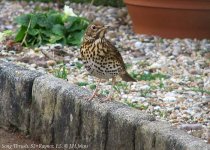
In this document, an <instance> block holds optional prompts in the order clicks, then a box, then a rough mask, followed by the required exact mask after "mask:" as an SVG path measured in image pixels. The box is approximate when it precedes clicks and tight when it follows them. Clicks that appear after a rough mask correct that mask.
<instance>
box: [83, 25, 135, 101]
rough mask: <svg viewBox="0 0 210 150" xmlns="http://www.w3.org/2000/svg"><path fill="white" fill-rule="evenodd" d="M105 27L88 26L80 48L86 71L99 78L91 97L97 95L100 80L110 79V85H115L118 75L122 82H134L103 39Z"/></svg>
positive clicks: (110, 44) (117, 53) (120, 58)
mask: <svg viewBox="0 0 210 150" xmlns="http://www.w3.org/2000/svg"><path fill="white" fill-rule="evenodd" d="M106 30H107V26H104V25H103V24H102V23H100V22H95V23H92V24H90V25H89V26H88V28H87V30H86V33H85V35H84V38H83V43H82V46H81V48H80V53H81V58H82V60H83V63H84V66H85V68H86V70H87V71H88V72H89V73H90V74H91V75H93V76H95V77H97V78H99V82H98V84H97V86H96V89H95V91H94V92H93V95H92V96H91V97H90V99H89V100H92V99H93V97H94V96H95V95H96V94H97V91H98V85H99V83H100V82H101V79H110V78H112V85H113V86H114V85H115V77H116V76H117V75H119V76H120V77H121V78H122V80H124V81H127V82H135V81H136V80H135V79H133V78H132V77H131V76H130V75H129V74H128V72H127V71H126V67H125V63H124V62H123V59H122V56H121V54H120V53H119V51H118V50H117V48H116V47H115V46H114V45H112V43H111V42H110V41H108V40H107V39H106V38H105V34H106ZM111 95H112V92H110V93H109V96H108V97H107V100H109V99H110V98H111Z"/></svg>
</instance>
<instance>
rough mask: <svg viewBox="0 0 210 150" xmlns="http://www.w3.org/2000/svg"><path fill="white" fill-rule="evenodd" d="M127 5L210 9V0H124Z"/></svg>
mask: <svg viewBox="0 0 210 150" xmlns="http://www.w3.org/2000/svg"><path fill="white" fill-rule="evenodd" d="M124 2H125V4H127V5H135V6H143V7H156V8H170V9H194V10H210V0H124Z"/></svg>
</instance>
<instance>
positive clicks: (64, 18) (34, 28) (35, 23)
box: [15, 11, 89, 46]
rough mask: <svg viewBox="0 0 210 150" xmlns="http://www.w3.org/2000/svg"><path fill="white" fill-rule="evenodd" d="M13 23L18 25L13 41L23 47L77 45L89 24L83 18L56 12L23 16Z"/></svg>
mask: <svg viewBox="0 0 210 150" xmlns="http://www.w3.org/2000/svg"><path fill="white" fill-rule="evenodd" d="M15 21H16V23H17V24H19V25H20V28H19V30H18V32H17V34H16V37H15V40H16V42H21V44H22V45H25V46H40V45H44V44H46V43H61V44H66V45H79V44H80V43H81V39H82V37H83V34H84V32H85V30H86V28H87V26H88V24H89V21H88V20H87V19H85V18H82V17H77V16H68V15H67V14H65V13H62V12H58V11H49V12H44V13H30V14H24V15H21V16H19V17H17V18H16V19H15Z"/></svg>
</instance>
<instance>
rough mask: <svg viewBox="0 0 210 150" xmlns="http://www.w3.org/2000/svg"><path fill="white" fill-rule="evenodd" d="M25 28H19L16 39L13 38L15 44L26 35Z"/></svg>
mask: <svg viewBox="0 0 210 150" xmlns="http://www.w3.org/2000/svg"><path fill="white" fill-rule="evenodd" d="M26 30H27V27H25V26H21V28H20V30H19V31H18V33H17V35H16V37H15V41H16V42H20V41H22V40H23V38H24V36H25V33H26Z"/></svg>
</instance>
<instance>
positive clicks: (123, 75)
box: [120, 72, 136, 82]
mask: <svg viewBox="0 0 210 150" xmlns="http://www.w3.org/2000/svg"><path fill="white" fill-rule="evenodd" d="M120 77H121V78H122V79H123V80H124V81H126V82H136V80H135V79H134V78H132V77H131V76H130V75H129V74H128V73H127V72H125V73H123V74H121V75H120Z"/></svg>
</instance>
